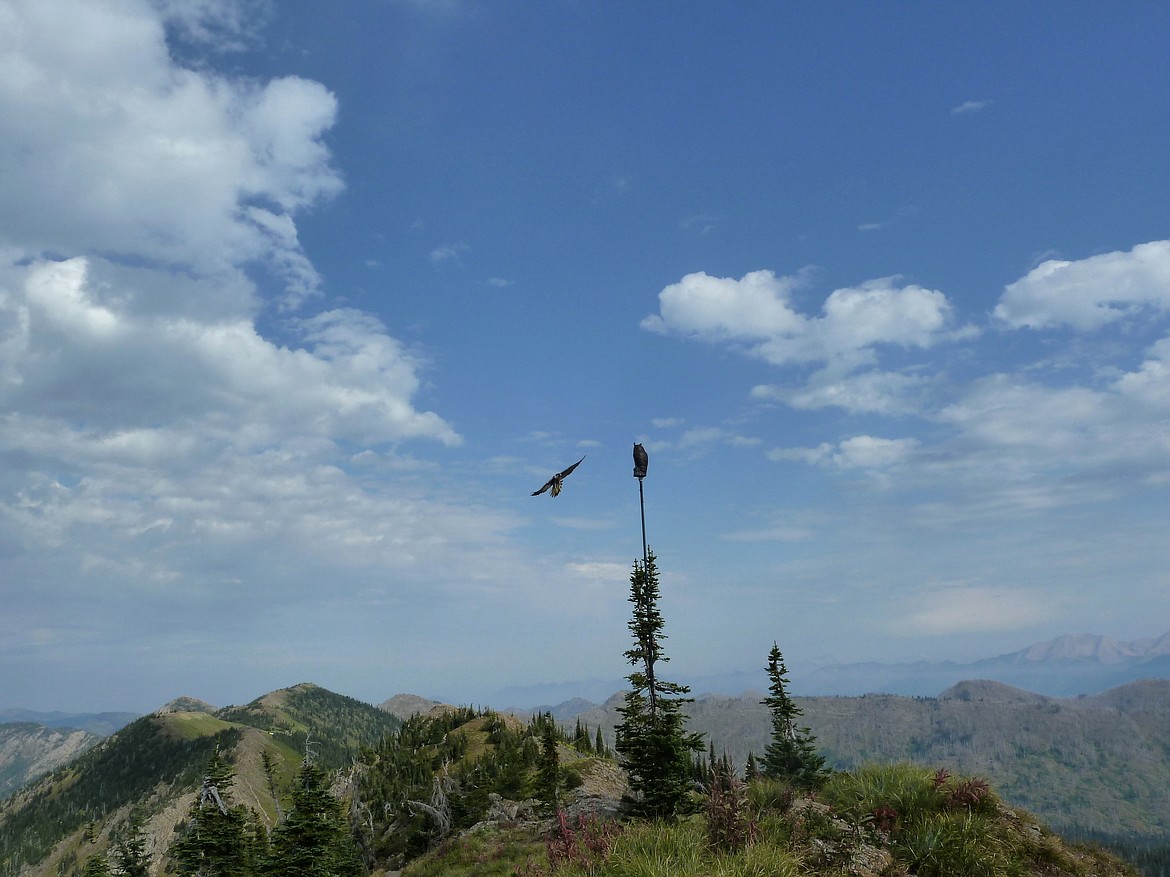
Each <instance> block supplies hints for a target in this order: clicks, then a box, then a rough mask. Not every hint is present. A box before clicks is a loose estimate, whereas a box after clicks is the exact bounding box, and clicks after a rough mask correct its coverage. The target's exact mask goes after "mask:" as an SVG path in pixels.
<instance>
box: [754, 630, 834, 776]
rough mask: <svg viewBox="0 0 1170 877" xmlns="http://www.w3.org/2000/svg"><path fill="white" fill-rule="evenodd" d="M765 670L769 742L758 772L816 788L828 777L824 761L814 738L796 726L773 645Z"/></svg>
mask: <svg viewBox="0 0 1170 877" xmlns="http://www.w3.org/2000/svg"><path fill="white" fill-rule="evenodd" d="M767 670H768V678H769V679H770V680H771V685H770V686H769V687H768V690H769V691H770V692H771V694H770V696H769V697H766V698H764V699H763V700H762V701H760V703H762V704H764V705H765V706H767V707H768V708H769V709H770V710H771V711H772V739H771V741H770V742H769V743H768V745H767V747H766V748H765V749H764V758H763V762H762V763H761V767H760V770H761V772H762V773H763V774H764V776H766V777H772V778H774V779H786V780H789V781H791V782H792V783H794V784H795V785H798V786H803V787H805V788H815V787H816V786H818V785H820V784H821V783H822V782H824V780H825V777H826V776H827V774H828V771H827V770H826V768H825V759H824V758H823V757H821V756H820V755H818V754H817V751H816V745H815V742H816V738H815V737H814V736H813V735H812V734H811V733H810V731H809V729H808V728H798V727H797V726H796V720H797V719H798V718H799V717H800V716H801V715H802V713H801V710H800V707H798V706H797V705H796V704H795V703H794V702H793V701H792V698H791V697H789V696H788V668H787V667H785V666H784V657H783V655H781V654H780V647H779V646H778V645H776V643H772V651H771V652H769V653H768V667H767Z"/></svg>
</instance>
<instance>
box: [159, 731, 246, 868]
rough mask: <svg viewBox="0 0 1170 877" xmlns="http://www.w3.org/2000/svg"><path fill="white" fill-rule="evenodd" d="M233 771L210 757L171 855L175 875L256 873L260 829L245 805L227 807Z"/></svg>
mask: <svg viewBox="0 0 1170 877" xmlns="http://www.w3.org/2000/svg"><path fill="white" fill-rule="evenodd" d="M233 781H234V773H233V771H232V769H231V767H230V765H228V764H227V762H225V761H224V760H223V759H222V758H221V757H220V755H219V753H218V752H216V753H215V755H213V756H212V758H211V761H210V762H209V763H208V765H207V769H206V772H205V773H204V775H203V788H202V789H200V791H199V796H198V797H197V798H196V799H195V801H194V803H192V805H191V809H190V811H188V814H187V824H186V826H185V827H184V828H183V829H182V834H181V836H180V837H179V839H178V840H177V841H175V843H174V844H172V845H171V849H170V854H171V857H172V859H173V860H174V863H175V869H176V871H177V873H178V874H180V875H184V877H187V875H190V877H195V875H198V877H251V875H253V874H256V873H257V859H258V857H259V855H260V853H261V850H262V847H263V842H262V840H261V837H262V836H263V830H262V829H261V828H260V827H259V826H258V825H257V824H256V821H255V818H254V815H253V814H252V813H251V812H250V811H249V810H248V809H247V808H245V807H242V806H239V805H237V806H235V807H229V806H228V804H227V796H228V790H229V789H230V788H231V786H232V783H233Z"/></svg>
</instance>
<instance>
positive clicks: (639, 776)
mask: <svg viewBox="0 0 1170 877" xmlns="http://www.w3.org/2000/svg"><path fill="white" fill-rule="evenodd" d="M658 597H659V589H658V569H657V566H656V558H655V556H654V552H652V551H649V552H647V555H646V560H645V562H644V563H639V562H638V561H635V562H634V571H633V573H632V575H631V576H630V603H632V604H633V607H634V609H633V615H632V617H631V619H630V622H629V624H628V625H627V626H628V627H629V630H630V633H631V634H632V635H633V637H634V646H633V648H631V649H629V650H628V651H626V653H625V655H626V659H627V660H628V661H629V662H630V663H631V664H632V665H633V666H634V672H632V673H631V674H630V675H629V676H627V677H626V678H627V679H629V681H630V690H629V691H627V692H626V698H625V703H624V705H623V706H620V707H618V712H619V713H620V714H621V716H622V721H621V723H620V724H618V726H617V727H616V728H615V731H616V734H617V742H616V744H615V747H614V748H615V749H616V750H617V752H618V755H619V756H620V758H621V762H622V765H623V766H624V767H625V768H626V771H627V772H628V773H629V775H630V786H631V788H632V789H633V791H634V792H635V793H637V794H639V795H640V801H639V803H638V809H639V810H640V811H641V812H642V813H643V814H644V815H646V816H650V817H653V818H663V819H670V818H673V817H674V816H676V815H677V814H678V813H680V812H681V810H682V809H683V807H684V804H685V801H686V795H687V792H688V790H689V789H690V786H691V781H690V775H691V753H692V752H696V751H701V750H702V748H703V744H702V739H701V737H700V735H699V734H694V733H688V732H687V731H686V729H685V723H686V717H685V716H684V715H683V713H682V705H683V704H684V703H689V702H690V698H688V697H685V696H684V695H686V694H688V693H689V692H690V689H689V688H687V687H686V686H685V685H678V684H676V683H674V682H664V681H663V680H662V679H660V678H659V677H658V670H659V666H658V665H659V663H661V662H665V661H667V660H669V659H668V658H667V657H666V655H664V654H663V653H662V641H663V640H664V639H666V635H665V634H664V633H663V632H662V629H663V627H664V622H663V619H662V614H661V612H659V610H658Z"/></svg>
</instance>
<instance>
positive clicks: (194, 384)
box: [0, 0, 516, 617]
mask: <svg viewBox="0 0 1170 877" xmlns="http://www.w3.org/2000/svg"><path fill="white" fill-rule="evenodd" d="M162 5H163V6H165V7H166V10H167V12H168V14H169V15H170V16H171V17H170V18H168V19H167V20H166V22H164V18H163V17H162V16H161V15H160V13H159V12H158V11H157V9H156V8H153V7H151V6H150V5H148V4H147V3H145V2H137V0H110V2H104V3H100V4H96V3H94V4H91V3H80V4H79V3H63V2H60V0H36V2H29V0H0V113H2V115H3V118H5V120H6V122H5V124H3V125H0V412H3V414H2V415H0V446H2V447H3V448H4V449H5V454H4V455H3V456H2V457H0V532H2V533H3V534H4V549H3V553H4V561H5V567H4V572H3V575H4V576H5V577H6V578H8V577H10V576H13V577H20V576H21V575H24V574H25V573H22V572H21V571H22V570H25V569H27V568H31V567H30V566H29V565H30V564H31V562H32V561H31V559H32V558H42V559H43V558H46V557H49V558H50V559H49V560H48V561H44V560H42V561H39V562H38V566H37V569H38V573H37V580H38V581H40V582H42V584H43V587H44V588H45V589H46V591H47V592H51V593H54V594H56V595H57V598H56V599H59V600H62V601H65V600H66V599H67V598H68V597H69V596H70V595H78V596H79V597H80V596H82V595H83V592H84V593H97V592H102V593H103V597H104V598H105V599H106V604H105V605H107V606H108V607H109V611H110V612H112V613H114V614H115V615H117V614H118V613H122V612H125V611H126V610H127V606H126V605H125V604H124V603H123V602H122V597H123V595H130V596H133V595H134V594H135V593H138V592H139V591H142V592H149V593H154V592H155V591H162V590H168V589H174V588H175V587H177V586H176V584H175V583H176V582H181V586H182V593H183V595H184V597H183V599H189V600H190V601H191V602H192V604H198V605H200V606H208V605H211V604H213V603H216V602H221V603H222V602H223V601H230V600H232V599H235V597H234V591H233V590H232V589H233V588H234V586H235V584H236V583H238V582H240V581H247V582H248V583H249V586H250V592H251V595H252V596H251V599H256V600H260V601H261V603H263V601H264V599H265V597H266V596H268V597H270V596H272V592H273V590H274V589H276V588H287V589H288V590H289V592H290V593H292V592H297V591H300V592H301V593H302V594H311V593H313V591H314V589H317V588H319V587H320V581H321V580H322V578H323V577H324V578H332V577H334V576H335V575H336V570H337V569H339V568H340V569H345V570H347V571H348V573H349V574H352V576H353V577H354V580H355V581H356V580H360V579H361V578H362V577H363V576H366V575H367V573H366V572H365V571H367V570H376V571H377V576H372V574H369V575H371V576H372V577H373V578H375V579H376V578H377V577H378V576H383V575H385V572H386V571H387V570H395V571H396V573H397V574H398V576H399V580H400V581H403V582H405V581H409V580H411V579H415V580H417V579H419V578H421V577H422V576H421V570H422V569H423V568H424V567H425V566H427V565H430V566H431V568H432V569H433V568H434V567H435V566H439V565H440V564H438V561H437V558H438V557H439V556H440V555H441V557H442V564H441V566H443V568H444V569H447V570H449V571H450V573H451V575H452V580H453V581H454V580H456V579H460V580H462V581H463V582H465V583H472V584H471V585H470V587H471V588H472V590H473V591H474V588H475V585H474V583H475V582H477V581H482V580H483V579H484V578H486V577H490V576H492V575H494V574H496V573H498V571H499V569H500V568H501V566H502V565H507V566H508V567H509V568H510V569H513V570H514V569H515V558H514V557H512V552H511V549H510V548H508V547H507V545H506V541H505V539H504V534H505V532H506V531H507V530H508V529H510V528H512V527H514V526H516V522H515V521H514V520H512V519H511V518H510V517H509V516H507V515H505V514H501V513H498V512H494V511H492V510H489V509H484V508H479V507H476V506H475V505H474V504H473V503H469V502H464V501H461V502H459V503H457V504H448V503H447V502H446V501H445V500H444V499H443V498H442V497H441V496H436V495H434V494H433V493H430V492H427V491H424V490H422V489H420V488H418V487H416V486H413V482H412V480H411V479H412V474H413V472H414V471H415V470H417V468H418V466H417V464H414V463H413V461H410V460H409V459H408V458H403V457H401V456H400V455H399V453H398V447H399V445H401V444H402V443H405V442H410V441H417V440H423V441H428V442H435V443H438V444H442V445H448V446H450V445H455V444H458V443H459V442H460V440H461V439H460V436H459V435H458V434H457V433H456V432H455V430H454V429H453V428H452V427H451V425H450V424H448V423H447V422H446V421H445V420H444V419H443V418H442V417H440V416H439V415H438V414H436V413H434V412H432V411H427V410H425V409H422V408H420V407H416V404H415V397H416V396H417V395H418V394H419V392H420V389H421V379H420V374H421V372H422V371H423V369H424V368H425V365H426V364H425V362H424V361H423V359H422V358H421V357H420V356H419V355H418V354H417V353H415V352H414V351H412V350H409V349H407V347H406V346H405V345H403V344H402V343H401V342H399V341H398V340H396V339H395V338H393V337H392V336H391V335H390V334H389V333H388V332H387V329H386V327H385V326H384V325H382V324H381V323H380V322H379V321H378V320H377V319H375V318H374V317H372V316H371V315H369V314H367V313H363V312H361V311H358V310H353V309H346V308H333V309H329V310H326V311H324V312H322V313H317V314H302V315H299V316H298V317H296V318H293V317H291V316H287V317H286V318H285V320H284V321H283V323H282V325H281V331H282V332H283V337H282V342H281V343H277V342H276V341H274V340H272V339H271V338H269V337H266V336H265V335H264V334H262V332H261V331H260V329H259V328H258V324H257V322H256V315H257V313H258V311H259V310H260V308H261V307H262V305H263V302H264V299H265V298H267V297H276V298H279V299H280V300H281V302H282V303H283V304H285V305H291V306H296V305H298V304H300V303H301V302H303V301H304V299H305V297H306V296H308V295H310V294H313V293H315V292H316V289H317V286H318V284H319V278H318V276H317V273H316V270H315V269H314V267H313V265H312V263H311V262H310V260H309V259H308V257H307V255H306V254H305V253H304V251H303V249H302V247H301V245H300V242H299V240H298V234H297V227H296V223H295V217H296V216H297V215H298V214H299V213H300V212H302V211H304V210H306V209H308V208H310V207H312V206H313V205H315V204H318V203H320V202H321V201H323V200H324V199H326V198H328V197H330V196H332V195H334V194H336V193H337V192H339V191H340V189H341V179H340V176H339V175H338V174H337V172H336V171H335V170H334V169H333V168H332V167H331V166H330V157H329V153H328V151H327V150H326V149H325V147H324V145H323V144H322V142H321V136H322V135H323V134H324V132H325V131H326V130H327V129H328V128H329V127H330V126H331V125H332V124H333V120H334V116H335V112H336V102H335V100H334V98H333V96H332V95H331V94H329V92H328V91H326V90H325V89H324V88H323V87H322V86H320V85H319V84H317V83H314V82H309V81H307V80H304V79H300V78H296V77H286V78H282V79H275V80H272V81H269V82H258V81H253V80H243V79H231V78H227V77H223V76H219V75H216V74H214V73H211V72H208V71H207V70H205V69H203V68H202V67H200V68H199V69H189V68H186V67H183V66H180V65H179V64H178V63H177V62H176V60H175V59H174V57H173V56H172V55H171V54H170V52H169V47H168V44H167V42H166V38H165V37H166V34H165V27H164V24H166V25H169V26H173V27H180V26H181V27H183V28H186V31H185V32H184V33H185V36H184V38H185V39H189V40H201V39H220V37H217V36H216V33H219V34H220V36H223V34H228V35H231V34H235V35H236V36H238V37H239V38H241V39H242V38H244V37H245V36H247V33H248V26H247V22H248V21H250V20H251V19H249V18H248V17H247V16H248V15H250V14H251V13H250V12H249V10H253V11H254V8H255V5H251V6H248V5H241V4H236V3H231V2H227V0H200V2H198V3H196V4H188V5H186V6H184V5H183V4H162ZM159 8H161V6H160V7H159ZM174 16H180V18H182V17H183V16H186V17H185V18H183V19H182V20H181V21H180V19H179V18H175V17H174ZM233 16H243V17H239V18H233ZM200 28H202V30H200ZM225 38H226V37H225ZM45 253H52V254H53V255H52V256H48V255H45ZM258 263H260V264H263V265H266V266H267V268H268V269H269V270H270V271H271V272H272V273H273V274H274V275H275V276H277V277H279V278H281V279H282V280H283V284H282V287H283V288H282V289H280V290H279V291H277V292H276V293H275V294H272V293H265V292H264V291H262V287H261V286H258V285H257V283H256V282H254V280H253V279H252V277H251V276H250V273H249V272H251V271H253V270H254V269H255V267H256V265H257V264H258ZM404 460H405V462H402V461H404ZM400 463H401V465H399V464H400ZM391 476H397V477H398V479H399V480H398V481H394V480H392V477H391ZM436 491H437V489H436ZM473 556H474V557H475V560H474V561H473V560H472V559H471V558H472V557H473ZM323 570H329V572H328V573H323ZM428 577H429V578H431V579H432V580H433V578H434V577H433V573H432V574H430V575H429V576H428ZM30 580H31V579H30ZM278 582H279V583H282V584H277V583H278ZM115 584H116V585H117V586H118V589H117V590H116V591H115V590H113V586H114V585H115ZM382 587H384V586H382ZM438 587H440V589H441V588H442V587H444V585H442V584H440V585H438ZM107 591H108V593H106V592H107ZM128 598H129V597H127V599H128ZM77 605H79V606H81V605H90V604H83V603H78V604H77ZM143 611H146V610H145V608H144V609H143ZM169 611H171V612H174V611H181V608H180V609H178V610H176V609H175V607H174V605H173V604H171V608H170V609H169ZM193 617H194V616H193Z"/></svg>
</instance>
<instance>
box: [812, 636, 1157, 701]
mask: <svg viewBox="0 0 1170 877" xmlns="http://www.w3.org/2000/svg"><path fill="white" fill-rule="evenodd" d="M1167 678H1170V632H1168V633H1164V634H1162V635H1161V636H1160V637H1156V638H1152V639H1143V640H1136V641H1134V642H1121V641H1118V640H1114V639H1110V638H1109V637H1106V636H1097V635H1095V634H1088V633H1085V634H1070V635H1066V636H1061V637H1057V638H1056V639H1053V640H1049V641H1048V642H1043V643H1037V644H1035V645H1032V646H1028V647H1027V648H1025V649H1021V650H1020V651H1018V652H1010V653H1008V654H1006V655H999V656H997V657H994V658H984V659H983V660H980V661H973V662H971V663H966V664H961V663H957V662H954V661H940V662H933V661H917V662H914V663H910V664H879V663H862V664H837V665H834V666H828V667H821V668H819V669H816V670H813V671H812V672H810V673H808V674H807V676H805V677H804V678H796V677H794V678H793V686H792V687H793V692H794V693H796V694H808V695H814V694H838V695H858V694H869V693H883V694H902V695H907V696H911V697H930V696H933V695H936V694H938V693H939V692H940V691H943V690H944V689H946V688H949V687H950V686H952V685H954V684H956V683H958V682H961V681H963V680H966V679H989V680H993V681H995V682H1002V683H1003V684H1005V685H1011V686H1014V687H1016V688H1022V689H1025V690H1027V691H1031V692H1035V693H1036V694H1046V695H1048V696H1050V697H1076V696H1077V695H1080V694H1097V693H1099V692H1102V691H1106V690H1108V689H1110V688H1116V687H1117V686H1119V685H1125V684H1126V683H1128V682H1136V681H1137V680H1139V679H1167Z"/></svg>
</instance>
